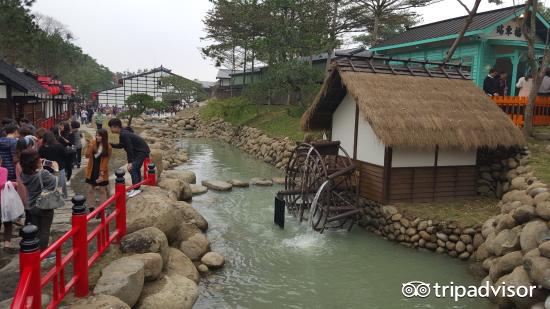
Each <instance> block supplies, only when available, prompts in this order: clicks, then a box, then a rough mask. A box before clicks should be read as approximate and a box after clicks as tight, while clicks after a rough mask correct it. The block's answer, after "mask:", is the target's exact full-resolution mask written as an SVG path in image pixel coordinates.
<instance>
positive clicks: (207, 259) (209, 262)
mask: <svg viewBox="0 0 550 309" xmlns="http://www.w3.org/2000/svg"><path fill="white" fill-rule="evenodd" d="M201 263H203V264H204V265H206V266H208V268H214V269H215V268H221V267H223V264H225V258H224V257H223V255H221V254H219V253H218V252H213V251H212V252H208V253H206V254H205V255H204V256H203V257H202V258H201Z"/></svg>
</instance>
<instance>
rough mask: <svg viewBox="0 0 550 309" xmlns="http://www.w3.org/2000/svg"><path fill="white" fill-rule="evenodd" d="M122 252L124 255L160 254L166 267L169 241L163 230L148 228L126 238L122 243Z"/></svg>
mask: <svg viewBox="0 0 550 309" xmlns="http://www.w3.org/2000/svg"><path fill="white" fill-rule="evenodd" d="M120 250H121V251H122V252H123V253H158V254H160V256H161V257H162V260H163V264H164V265H166V261H167V260H168V239H167V238H166V235H164V233H163V232H162V231H161V230H159V229H157V228H156V227H148V228H144V229H141V230H139V231H135V232H133V233H130V234H128V235H126V236H124V237H123V238H122V241H121V242H120Z"/></svg>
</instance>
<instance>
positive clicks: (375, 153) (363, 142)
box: [357, 115, 386, 166]
mask: <svg viewBox="0 0 550 309" xmlns="http://www.w3.org/2000/svg"><path fill="white" fill-rule="evenodd" d="M385 149H386V146H385V145H384V144H382V142H381V141H380V139H378V137H377V136H376V134H374V131H373V130H372V128H371V126H370V124H369V123H368V122H367V121H366V120H365V119H364V118H363V117H362V116H361V115H359V126H358V134H357V160H360V161H364V162H368V163H372V164H376V165H380V166H384V155H385Z"/></svg>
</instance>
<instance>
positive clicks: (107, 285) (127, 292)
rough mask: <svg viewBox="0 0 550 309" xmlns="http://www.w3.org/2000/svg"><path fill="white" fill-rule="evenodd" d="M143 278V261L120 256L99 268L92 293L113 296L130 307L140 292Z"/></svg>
mask: <svg viewBox="0 0 550 309" xmlns="http://www.w3.org/2000/svg"><path fill="white" fill-rule="evenodd" d="M144 278H145V275H144V265H143V262H141V261H139V260H137V259H131V258H128V257H125V258H121V259H118V260H115V261H113V262H111V263H110V264H109V265H107V267H105V268H103V269H102V270H101V277H100V278H99V280H98V281H97V284H96V285H95V288H94V294H105V295H111V296H115V297H117V298H119V299H120V300H121V301H123V302H125V303H126V304H128V306H130V307H132V306H133V305H134V304H135V303H136V302H137V300H138V298H139V295H140V294H141V290H142V288H143V282H144Z"/></svg>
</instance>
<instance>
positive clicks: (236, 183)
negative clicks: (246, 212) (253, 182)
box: [229, 179, 250, 188]
mask: <svg viewBox="0 0 550 309" xmlns="http://www.w3.org/2000/svg"><path fill="white" fill-rule="evenodd" d="M229 183H230V184H232V185H233V187H237V188H248V187H249V186H250V184H249V183H248V182H246V181H242V180H240V179H231V180H230V181H229Z"/></svg>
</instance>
